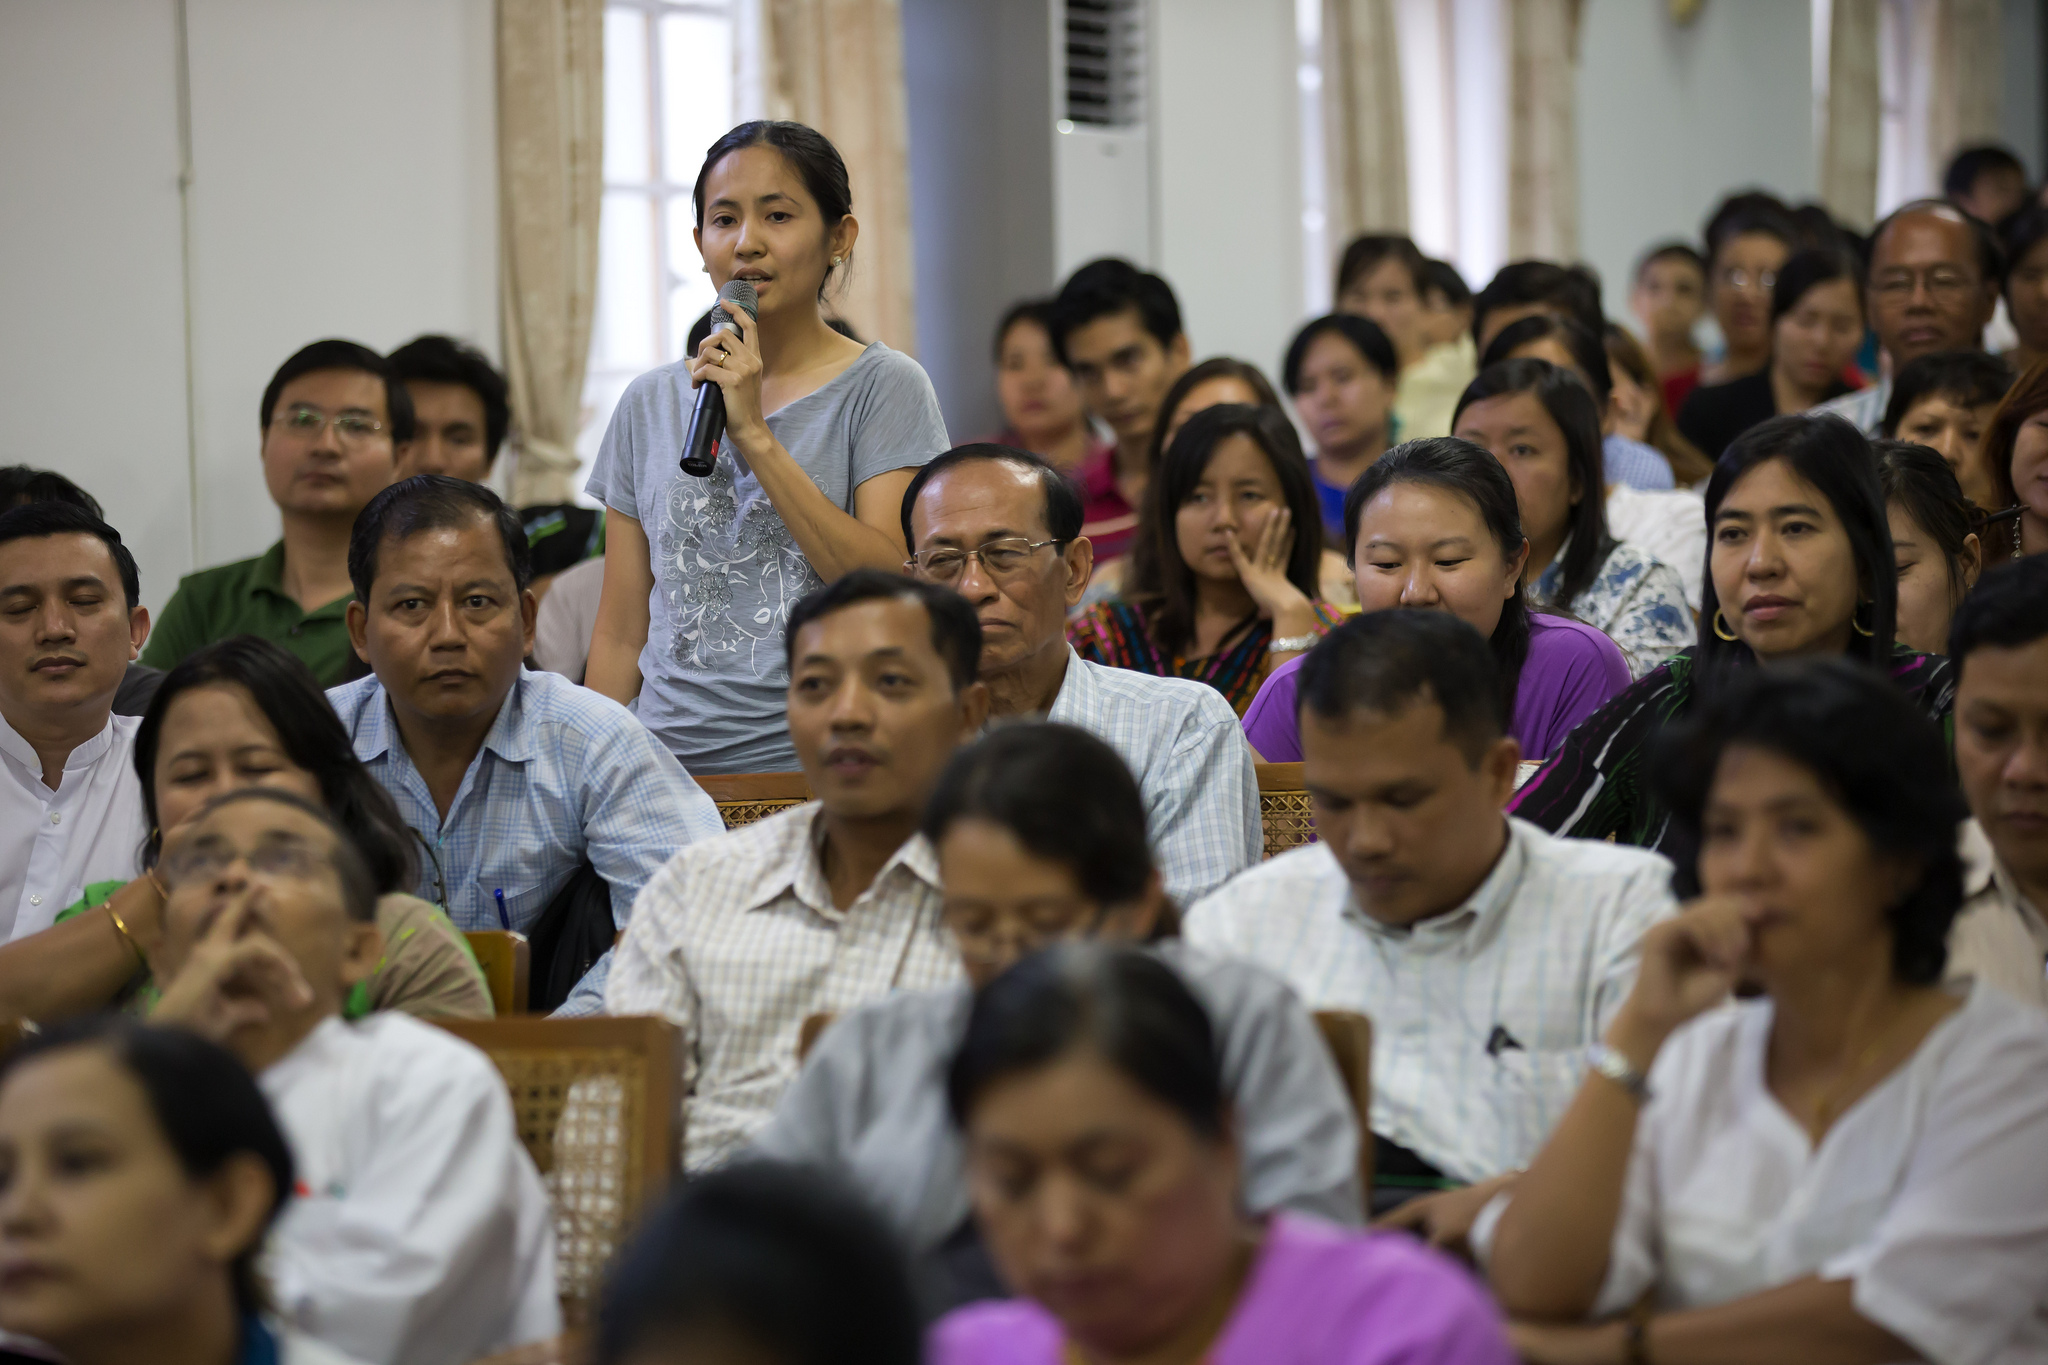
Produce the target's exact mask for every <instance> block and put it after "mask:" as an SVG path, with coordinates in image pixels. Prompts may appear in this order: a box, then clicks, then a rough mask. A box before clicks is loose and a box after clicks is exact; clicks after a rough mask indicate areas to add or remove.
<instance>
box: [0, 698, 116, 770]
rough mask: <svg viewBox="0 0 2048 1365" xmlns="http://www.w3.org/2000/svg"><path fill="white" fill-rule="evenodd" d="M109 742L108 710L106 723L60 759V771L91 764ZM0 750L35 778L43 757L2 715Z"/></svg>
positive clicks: (103, 754) (111, 722) (111, 735)
mask: <svg viewBox="0 0 2048 1365" xmlns="http://www.w3.org/2000/svg"><path fill="white" fill-rule="evenodd" d="M113 743H114V714H113V712H112V711H111V710H110V711H109V712H108V713H107V723H106V724H104V725H102V726H101V727H100V732H99V733H98V734H96V735H94V736H93V737H92V738H91V739H89V740H86V741H85V742H84V743H83V744H80V745H77V746H76V747H74V748H73V749H72V750H71V753H70V754H69V755H68V756H67V757H66V758H65V760H64V771H65V772H67V773H68V772H71V771H73V770H74V769H78V768H89V767H91V766H92V765H93V764H95V763H97V762H99V761H100V760H101V759H102V758H105V757H106V756H107V750H108V749H110V748H111V747H113ZM0 753H4V754H6V755H7V756H8V757H9V758H11V759H13V760H14V761H15V762H17V763H20V764H21V765H23V766H24V767H26V768H27V769H28V770H29V771H30V772H32V773H34V774H36V776H37V777H38V778H39V779H40V777H41V776H42V771H43V760H42V759H41V758H40V757H39V756H38V755H37V754H36V747H35V745H33V744H30V743H29V742H28V741H27V740H26V739H23V738H22V737H21V732H20V731H18V730H16V729H15V728H14V727H13V726H12V725H9V724H8V723H7V718H6V717H4V716H0Z"/></svg>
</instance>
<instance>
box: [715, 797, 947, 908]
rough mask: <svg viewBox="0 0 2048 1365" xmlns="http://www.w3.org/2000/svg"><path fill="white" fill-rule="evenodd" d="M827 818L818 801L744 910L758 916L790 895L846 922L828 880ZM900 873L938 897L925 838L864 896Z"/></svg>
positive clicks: (934, 864)
mask: <svg viewBox="0 0 2048 1365" xmlns="http://www.w3.org/2000/svg"><path fill="white" fill-rule="evenodd" d="M824 813H825V806H824V803H823V802H819V801H813V802H811V803H810V804H808V805H806V806H804V807H802V808H801V809H800V810H799V812H798V813H797V814H796V816H795V817H793V818H792V819H791V820H790V821H789V822H788V825H787V826H786V827H785V828H784V830H783V839H782V842H781V844H780V846H779V847H777V848H776V849H774V850H772V852H771V853H770V856H769V858H768V860H767V862H766V864H765V865H764V866H763V867H762V869H761V875H760V876H759V877H758V878H756V879H755V882H754V885H753V887H752V889H751V890H750V891H749V892H748V894H747V895H746V897H745V899H744V901H743V902H742V904H741V906H740V908H741V909H742V910H759V909H761V908H762V907H763V906H766V905H767V904H768V903H769V902H770V901H772V900H774V899H775V898H776V897H778V896H780V895H781V894H782V893H783V892H785V891H787V892H789V893H790V894H792V895H794V896H795V897H796V898H797V899H798V900H800V901H802V902H803V903H804V904H805V905H806V906H808V907H810V908H811V909H812V910H815V911H817V912H818V913H819V914H821V915H823V916H824V917H825V918H827V919H830V920H838V919H842V918H844V917H845V916H844V912H843V911H841V910H840V909H839V908H838V907H837V906H835V905H834V904H833V903H832V887H831V885H830V883H828V882H827V881H826V880H825V827H824V825H823V824H822V823H821V822H820V819H819V817H820V816H822V815H823V814H824ZM898 868H901V869H903V870H904V873H905V874H906V875H908V876H910V877H913V878H915V879H916V880H917V881H919V882H922V883H923V884H924V885H925V887H926V888H928V889H929V890H931V891H932V892H933V893H934V894H936V893H937V892H938V889H939V860H938V856H937V854H936V853H935V852H934V851H933V849H932V846H931V842H930V841H929V840H927V839H926V838H925V837H924V835H922V834H913V835H911V836H910V838H908V839H907V840H905V841H904V842H903V844H902V846H901V847H899V848H898V849H897V850H896V851H895V852H894V853H892V854H890V855H889V861H887V862H886V863H883V864H882V870H881V871H879V872H877V873H876V874H875V880H874V881H873V882H872V883H871V884H870V885H869V887H868V889H867V891H864V892H862V893H861V894H862V895H863V896H866V895H870V894H872V893H873V892H874V891H875V889H876V888H878V887H880V886H881V885H882V884H883V883H884V882H886V881H888V880H889V879H890V878H891V877H892V876H894V875H896V871H897V869H898Z"/></svg>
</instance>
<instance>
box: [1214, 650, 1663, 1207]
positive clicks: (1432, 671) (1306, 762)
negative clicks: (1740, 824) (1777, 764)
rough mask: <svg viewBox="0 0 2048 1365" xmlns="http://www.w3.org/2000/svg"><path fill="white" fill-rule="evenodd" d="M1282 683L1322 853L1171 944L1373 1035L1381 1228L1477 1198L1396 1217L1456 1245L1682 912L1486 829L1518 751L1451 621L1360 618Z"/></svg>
mask: <svg viewBox="0 0 2048 1365" xmlns="http://www.w3.org/2000/svg"><path fill="white" fill-rule="evenodd" d="M1300 677H1301V686H1300V690H1299V692H1298V694H1297V706H1298V709H1299V713H1300V722H1301V745H1302V757H1303V769H1302V775H1303V778H1304V780H1305V782H1306V785H1307V787H1308V791H1309V797H1310V800H1311V801H1312V802H1313V803H1314V809H1315V821H1316V836H1317V838H1318V839H1319V840H1320V842H1318V843H1314V844H1310V845H1307V846H1306V847H1303V848H1299V849H1296V850H1294V851H1292V852H1289V853H1284V854H1282V855H1280V856H1279V857H1277V858H1274V859H1271V860H1270V861H1268V862H1265V863H1263V864H1261V865H1260V866H1258V867H1256V868H1254V869H1252V870H1251V871H1250V872H1247V873H1245V874H1244V875H1243V876H1241V877H1239V878H1238V879H1237V880H1236V881H1233V882H1231V883H1230V884H1229V885H1227V886H1225V887H1224V888H1223V889H1222V890H1221V891H1218V892H1216V893H1215V894H1214V895H1212V896H1210V897H1209V898H1208V899H1206V900H1204V901H1201V902H1200V903H1198V904H1197V905H1196V906H1195V907H1194V909H1193V910H1191V911H1190V912H1189V914H1188V919H1187V926H1186V931H1185V932H1186V936H1187V939H1188V942H1189V943H1191V944H1193V945H1194V946H1196V947H1198V948H1206V949H1209V950H1211V951H1214V952H1220V953H1227V954H1232V955H1235V956H1239V957H1243V958H1248V959H1250V960H1251V961H1253V962H1255V963H1258V964H1259V965H1261V966H1263V967H1265V968H1267V969H1268V970H1270V971H1273V972H1275V973H1277V974H1278V975H1280V976H1281V977H1283V978H1284V979H1286V980H1287V981H1288V982H1289V983H1290V984H1291V985H1293V987H1294V989H1295V991H1296V992H1297V993H1298V994H1299V995H1300V996H1301V997H1302V999H1303V1000H1304V1001H1305V1002H1307V1004H1308V1005H1309V1007H1310V1008H1311V1009H1342V1010H1355V1011H1357V1012H1359V1013H1361V1014H1365V1015H1367V1016H1368V1017H1370V1018H1371V1019H1372V1021H1373V1054H1374V1055H1373V1076H1372V1081H1373V1085H1372V1088H1373V1105H1372V1107H1373V1112H1372V1128H1373V1132H1374V1134H1375V1142H1376V1145H1377V1148H1378V1152H1379V1159H1378V1162H1377V1164H1376V1167H1375V1172H1376V1174H1375V1182H1376V1183H1375V1188H1374V1192H1373V1203H1374V1207H1375V1211H1384V1210H1385V1209H1387V1208H1389V1207H1392V1206H1394V1205H1396V1204H1399V1203H1401V1202H1403V1201H1404V1200H1406V1199H1408V1198H1411V1197H1413V1196H1414V1195H1416V1194H1417V1193H1419V1192H1422V1191H1428V1190H1446V1189H1450V1188H1452V1187H1454V1186H1457V1185H1460V1184H1465V1183H1468V1182H1481V1183H1479V1184H1477V1185H1475V1187H1474V1188H1473V1189H1472V1190H1469V1191H1461V1192H1459V1193H1458V1194H1457V1195H1453V1196H1448V1197H1445V1198H1442V1199H1438V1200H1432V1201H1428V1202H1427V1203H1425V1204H1423V1205H1421V1206H1420V1207H1418V1208H1416V1209H1414V1210H1412V1211H1411V1212H1410V1213H1409V1215H1408V1217H1409V1220H1410V1221H1411V1222H1413V1223H1415V1224H1417V1225H1424V1226H1427V1227H1429V1228H1431V1229H1432V1233H1433V1235H1434V1236H1435V1237H1436V1238H1437V1239H1439V1240H1454V1239H1456V1238H1459V1237H1462V1236H1463V1233H1464V1231H1465V1229H1467V1228H1468V1227H1469V1226H1470V1224H1471V1220H1472V1218H1473V1217H1474V1216H1475V1215H1476V1214H1477V1212H1478V1210H1479V1208H1480V1207H1481V1206H1482V1205H1483V1204H1484V1202H1485V1199H1486V1197H1488V1195H1489V1194H1490V1192H1491V1191H1492V1190H1494V1189H1497V1188H1499V1186H1500V1184H1501V1183H1502V1182H1501V1181H1500V1180H1497V1179H1495V1177H1498V1176H1500V1173H1501V1172H1503V1171H1513V1170H1517V1169H1519V1168H1521V1167H1523V1166H1525V1165H1527V1164H1528V1162H1529V1159H1530V1158H1531V1157H1533V1156H1534V1155H1535V1154H1536V1151H1537V1149H1538V1148H1539V1147H1540V1146H1541V1145H1542V1143H1543V1140H1544V1138H1545V1136H1546V1135H1547V1134H1548V1133H1549V1131H1550V1129H1551V1127H1552V1126H1553V1125H1554V1124H1555V1123H1556V1122H1557V1120H1558V1119H1559V1118H1560V1117H1561V1116H1562V1115H1563V1113H1564V1110H1565V1107H1566V1106H1567V1105H1568V1104H1569V1103H1570V1102H1571V1099H1572V1096H1573V1094H1574V1093H1575V1092H1576V1091H1577V1089H1578V1085H1579V1081H1580V1079H1581V1077H1582V1075H1583V1072H1584V1069H1585V1063H1584V1061H1583V1053H1584V1050H1585V1049H1586V1048H1588V1047H1590V1046H1592V1045H1593V1044H1594V1043H1596V1042H1598V1041H1599V1039H1600V1036H1601V1031H1602V1030H1603V1029H1604V1028H1605V1027H1606V1025H1607V1021H1608V1019H1609V1018H1610V1017H1611V1016H1612V1015H1613V1013H1614V1012H1615V1011H1616V1010H1617V1009H1619V1008H1620V1006H1621V1003H1622V1001H1623V1000H1624V999H1625V998H1626V997H1627V995H1628V992H1629V987H1630V986H1631V984H1633V981H1634V978H1635V968H1636V944H1637V940H1638V939H1640V938H1641V936H1642V933H1643V931H1644V930H1645V929H1647V928H1648V927H1649V926H1650V925H1651V924H1652V923H1654V922H1655V921H1657V920H1658V919H1661V918H1663V917H1664V916H1666V915H1669V914H1671V913H1673V912H1674V910H1675V909H1676V904H1675V902H1674V901H1673V899H1672V895H1671V887H1670V880H1671V865H1670V864H1669V863H1668V862H1666V861H1665V860H1664V859H1663V858H1662V857H1660V856H1658V855H1657V854H1654V853H1650V852H1647V851H1645V850H1643V849H1635V848H1626V847H1621V846H1618V845H1614V844H1600V843H1588V842H1584V841H1581V840H1576V839H1559V838H1555V837H1553V836H1551V835H1549V834H1546V833H1544V832H1543V831H1542V830H1539V829H1537V828H1536V827H1535V826H1533V825H1529V824H1525V823H1523V822H1522V821H1520V820H1515V819H1511V818H1509V817H1507V816H1504V815H1503V814H1502V813H1501V806H1502V805H1503V803H1505V802H1506V800H1507V798H1508V796H1509V795H1510V794H1511V793H1512V792H1513V790H1514V784H1515V770H1516V764H1517V762H1518V761H1519V760H1520V758H1521V748H1520V746H1519V745H1517V744H1516V743H1515V741H1514V740H1513V739H1512V738H1510V737H1509V736H1507V735H1506V734H1504V733H1503V731H1502V725H1501V717H1502V713H1503V708H1502V704H1501V698H1502V691H1501V681H1500V672H1499V669H1498V668H1497V667H1496V666H1495V664H1494V662H1493V655H1492V652H1491V650H1490V649H1489V648H1488V646H1487V643H1486V641H1485V639H1484V638H1482V637H1481V636H1480V634H1479V633H1478V632H1477V631H1475V630H1473V629H1472V627H1470V626H1468V625H1466V624H1465V623H1464V622H1462V621H1460V620H1458V619H1457V618H1456V617H1455V616H1451V615H1448V614H1446V613H1443V612H1428V611H1380V612H1370V613H1368V614H1366V615H1364V616H1360V617H1355V618H1353V619H1352V620H1350V621H1347V622H1345V623H1344V624H1343V625H1342V626H1339V627H1338V628H1337V629H1336V630H1333V631H1331V632H1330V634H1329V635H1328V636H1327V637H1326V638H1325V639H1324V640H1323V642H1322V643H1321V644H1318V645H1317V646H1316V647H1315V649H1313V650H1312V651H1310V653H1309V655H1308V657H1307V660H1306V661H1305V662H1304V663H1303V665H1302V669H1301V675H1300Z"/></svg>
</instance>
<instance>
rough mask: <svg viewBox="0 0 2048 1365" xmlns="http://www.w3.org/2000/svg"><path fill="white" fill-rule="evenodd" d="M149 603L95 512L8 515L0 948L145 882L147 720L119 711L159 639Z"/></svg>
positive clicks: (1, 608) (27, 510)
mask: <svg viewBox="0 0 2048 1365" xmlns="http://www.w3.org/2000/svg"><path fill="white" fill-rule="evenodd" d="M141 595H142V589H141V584H140V581H139V579H138V578H137V575H136V572H135V557H134V556H133V555H132V554H130V553H129V552H128V547H127V546H125V545H123V544H122V543H121V537H120V535H119V533H118V532H116V531H115V530H114V528H113V527H111V526H109V525H107V524H106V523H105V522H103V521H101V520H100V519H99V518H98V517H96V516H94V515H93V514H92V513H90V512H88V511H85V510H84V509H82V508H78V507H73V506H70V505H68V504H65V503H60V502H42V503H30V504H28V505H27V506H23V507H16V508H14V509H12V510H10V511H8V512H6V513H4V514H0V942H5V941H10V940H13V939H18V938H25V937H27V936H28V935H30V934H33V933H35V932H36V931H38V930H40V929H47V928H49V927H50V924H51V922H52V920H53V919H54V918H55V916H56V914H57V912H58V911H59V910H61V909H63V908H64V907H65V906H67V905H70V904H71V903H72V902H73V901H76V900H77V899H78V898H79V897H81V896H83V895H84V894H85V888H86V887H88V886H90V885H92V884H93V883H95V882H103V881H126V880H127V879H129V878H131V877H133V876H134V875H135V873H136V861H137V858H138V856H139V855H140V853H141V849H142V837H143V834H144V833H145V832H146V829H145V824H144V820H143V814H142V786H141V784H140V782H138V781H137V779H136V776H135V769H134V766H133V764H132V762H131V761H130V760H131V756H132V755H133V753H134V749H135V731H136V729H137V728H138V727H139V726H140V725H141V724H142V720H141V718H140V717H138V716H117V715H115V714H114V713H113V708H114V693H115V692H116V691H117V690H118V689H119V688H120V686H121V678H122V675H123V674H124V673H125V671H126V670H127V667H128V665H129V663H130V662H132V661H133V660H134V659H135V657H136V655H138V654H139V653H141V651H142V642H143V641H144V640H145V639H147V638H148V636H149V611H148V609H147V608H145V607H143V606H142V605H141V604H140V601H139V599H140V597H141Z"/></svg>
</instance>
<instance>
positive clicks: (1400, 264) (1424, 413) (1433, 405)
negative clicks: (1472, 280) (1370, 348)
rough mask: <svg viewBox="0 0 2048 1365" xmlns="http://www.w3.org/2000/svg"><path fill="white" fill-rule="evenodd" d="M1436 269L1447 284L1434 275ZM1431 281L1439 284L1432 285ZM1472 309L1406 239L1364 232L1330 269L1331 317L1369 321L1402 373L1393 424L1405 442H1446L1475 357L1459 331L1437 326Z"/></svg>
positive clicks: (1460, 282)
mask: <svg viewBox="0 0 2048 1365" xmlns="http://www.w3.org/2000/svg"><path fill="white" fill-rule="evenodd" d="M1436 266H1441V267H1442V271H1447V272H1449V274H1448V278H1442V276H1441V272H1438V273H1437V274H1436V275H1433V274H1432V271H1433V268H1434V267H1436ZM1433 279H1437V280H1439V281H1440V282H1439V283H1437V284H1434V285H1433V284H1432V280H1433ZM1433 288H1434V289H1435V290H1436V293H1437V295H1438V297H1440V298H1442V299H1443V300H1444V301H1443V303H1442V305H1441V308H1440V311H1439V312H1438V313H1435V314H1432V312H1431V310H1430V306H1429V302H1428V300H1429V298H1430V296H1431V291H1432V289H1433ZM1451 295H1456V296H1457V298H1456V301H1455V302H1453V300H1452V298H1451ZM1471 305H1472V291H1471V290H1470V289H1467V288H1466V287H1465V281H1464V279H1463V278H1462V277H1460V276H1459V274H1458V272H1457V271H1456V270H1455V269H1452V267H1451V266H1449V265H1448V264H1445V263H1444V262H1441V261H1438V262H1434V263H1432V262H1431V261H1429V260H1428V259H1426V258H1425V257H1424V256H1423V254H1422V252H1421V251H1420V250H1418V249H1417V248H1416V245H1415V243H1414V242H1412V241H1410V240H1409V239H1408V238H1406V237H1403V236H1399V235H1395V234H1387V233H1372V232H1369V233H1366V234H1364V235H1363V236H1359V237H1354V238H1352V240H1351V244H1350V245H1349V246H1347V247H1345V248H1344V255H1343V258H1342V259H1341V260H1339V261H1338V263H1337V311H1338V312H1340V313H1355V314H1357V315H1358V316H1360V317H1364V318H1370V319H1372V321H1373V322H1375V323H1377V324H1378V325H1379V328H1380V330H1381V331H1383V332H1385V333H1386V334H1387V339H1388V340H1390V341H1392V342H1393V343H1394V354H1395V356H1396V357H1397V358H1398V359H1399V361H1400V365H1401V379H1400V385H1399V388H1398V390H1397V391H1396V393H1395V395H1394V416H1395V418H1396V419H1397V420H1398V421H1399V423H1400V427H1401V435H1402V436H1403V437H1404V438H1406V437H1416V436H1448V435H1450V434H1451V415H1452V413H1454V412H1455V411H1456V410H1457V407H1458V395H1459V394H1461V393H1463V392H1464V391H1465V386H1466V385H1467V384H1470V383H1471V382H1472V375H1473V373H1474V371H1475V368H1476V358H1477V351H1476V350H1475V349H1474V348H1473V345H1472V340H1471V338H1470V337H1469V336H1467V335H1466V333H1465V331H1464V329H1463V328H1462V327H1458V328H1455V329H1453V328H1449V327H1447V326H1444V324H1447V323H1449V322H1453V321H1455V320H1456V319H1457V318H1458V317H1461V316H1465V315H1468V314H1469V313H1470V312H1471ZM1440 326H1444V330H1443V331H1442V332H1441V334H1439V331H1438V328H1439V327H1440Z"/></svg>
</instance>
